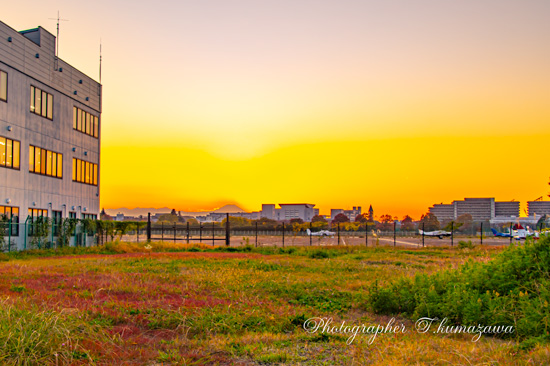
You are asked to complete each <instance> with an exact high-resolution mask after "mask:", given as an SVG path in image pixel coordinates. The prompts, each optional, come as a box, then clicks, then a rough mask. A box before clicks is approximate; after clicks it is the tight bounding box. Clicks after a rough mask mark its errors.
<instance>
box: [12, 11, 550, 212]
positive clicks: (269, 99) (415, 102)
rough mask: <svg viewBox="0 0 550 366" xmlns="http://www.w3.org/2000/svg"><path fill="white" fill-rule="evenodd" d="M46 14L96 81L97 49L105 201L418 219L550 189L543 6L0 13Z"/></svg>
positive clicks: (43, 21)
mask: <svg viewBox="0 0 550 366" xmlns="http://www.w3.org/2000/svg"><path fill="white" fill-rule="evenodd" d="M105 9H110V11H108V12H107V11H105ZM57 10H59V11H60V14H61V18H63V19H68V20H69V21H67V22H62V24H61V33H60V48H59V49H60V57H61V58H62V59H64V60H68V61H70V63H71V64H73V65H78V68H79V69H81V70H82V71H83V72H84V73H86V74H87V75H89V76H91V77H93V78H96V80H97V77H96V76H98V69H99V39H100V38H101V39H102V42H103V60H104V63H103V75H102V82H103V85H104V97H103V106H102V107H103V113H102V120H103V124H102V155H101V164H102V172H101V173H102V180H101V203H100V205H101V207H106V208H116V207H137V206H140V207H162V206H174V207H176V208H178V209H180V210H186V211H197V210H198V209H200V208H202V209H205V208H209V207H212V208H213V207H220V206H222V205H223V204H226V203H235V204H237V205H238V206H240V207H242V208H243V209H245V210H247V211H253V210H256V209H257V208H258V207H260V206H261V204H262V203H265V202H315V203H316V205H317V207H320V208H321V212H322V213H328V212H326V211H328V210H329V209H330V208H333V207H341V208H346V207H348V208H349V207H352V206H356V205H362V206H363V207H368V205H370V204H372V205H373V207H375V208H376V211H377V213H379V214H382V213H389V214H392V215H395V216H398V217H400V218H401V217H402V216H403V215H405V214H409V215H411V216H413V217H415V218H418V217H419V216H420V215H421V214H423V213H425V212H427V209H428V207H429V206H431V205H432V204H434V203H439V202H444V203H448V202H452V201H453V200H454V199H456V197H495V198H496V199H497V200H501V201H509V200H512V199H515V200H517V201H520V202H522V206H521V211H522V212H523V210H524V208H526V207H525V206H524V205H525V202H527V201H532V200H534V199H536V198H538V197H539V196H545V198H546V195H547V194H548V193H547V191H548V189H547V187H548V186H547V183H548V172H547V171H546V170H545V169H544V167H541V166H540V162H539V160H540V159H541V158H542V157H544V156H545V154H546V150H545V146H546V144H547V141H548V138H549V137H550V125H549V124H548V123H547V121H548V120H549V117H550V103H549V102H550V71H549V69H548V67H547V65H548V64H550V62H549V61H550V52H549V50H548V47H545V46H544V45H545V44H548V40H549V38H550V25H549V24H548V23H547V22H546V21H545V16H544V15H545V14H548V11H549V10H550V4H549V3H548V2H545V1H487V2H483V3H479V2H476V1H466V2H460V3H442V2H437V1H420V2H416V3H415V4H410V3H407V2H404V1H402V2H395V3H391V4H390V3H379V2H358V1H346V2H344V3H338V4H336V3H331V2H317V3H315V6H312V4H309V3H306V2H302V3H295V2H290V1H279V2H268V3H262V4H256V3H254V2H252V1H244V0H243V1H236V2H230V3H228V2H222V1H212V2H209V3H208V4H206V3H195V2H190V1H188V2H178V3H163V4H162V5H158V4H156V3H152V2H148V1H137V2H135V6H133V7H132V8H127V6H126V4H125V3H122V2H120V1H112V2H109V3H107V2H105V1H99V2H96V3H94V4H86V5H84V4H78V3H74V2H69V1H60V2H55V3H54V2H52V1H42V2H35V1H31V2H30V3H28V4H27V3H26V4H16V3H10V4H6V5H5V12H4V14H5V15H4V17H3V19H2V21H4V22H5V23H6V24H8V25H10V26H11V27H13V28H14V29H16V30H23V29H28V28H34V27H36V26H37V25H41V26H43V27H44V28H45V29H47V30H48V31H49V32H51V33H52V34H55V33H56V32H55V27H56V25H55V21H54V20H49V18H53V17H55V16H56V14H57ZM82 45H86V46H85V47H82ZM94 45H96V46H95V47H94ZM325 210H326V211H325Z"/></svg>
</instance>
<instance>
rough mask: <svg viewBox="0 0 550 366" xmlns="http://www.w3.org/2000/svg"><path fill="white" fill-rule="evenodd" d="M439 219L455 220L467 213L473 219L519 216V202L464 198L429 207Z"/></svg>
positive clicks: (483, 219) (486, 219)
mask: <svg viewBox="0 0 550 366" xmlns="http://www.w3.org/2000/svg"><path fill="white" fill-rule="evenodd" d="M429 212H430V213H432V214H434V215H435V216H436V217H437V219H438V220H439V221H450V220H456V219H457V218H458V217H460V216H462V215H465V214H469V215H471V216H472V219H473V220H474V221H489V220H492V219H495V218H496V217H499V218H504V217H506V218H510V217H519V202H516V201H504V202H497V201H495V199H494V198H465V199H464V200H462V201H453V203H451V204H435V205H433V206H432V207H430V208H429Z"/></svg>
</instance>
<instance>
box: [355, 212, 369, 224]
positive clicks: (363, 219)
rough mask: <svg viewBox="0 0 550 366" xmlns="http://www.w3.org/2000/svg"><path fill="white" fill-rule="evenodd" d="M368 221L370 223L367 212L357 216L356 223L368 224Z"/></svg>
mask: <svg viewBox="0 0 550 366" xmlns="http://www.w3.org/2000/svg"><path fill="white" fill-rule="evenodd" d="M368 221H369V214H368V213H366V212H365V213H362V214H360V215H357V216H355V222H361V223H363V224H364V223H365V222H368Z"/></svg>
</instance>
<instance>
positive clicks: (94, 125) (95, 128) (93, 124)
mask: <svg viewBox="0 0 550 366" xmlns="http://www.w3.org/2000/svg"><path fill="white" fill-rule="evenodd" d="M73 129H75V130H77V131H80V132H83V133H85V134H86V135H90V136H93V137H95V138H98V137H99V118H98V117H96V116H94V115H93V114H91V113H88V112H86V111H83V110H82V109H80V108H78V107H73Z"/></svg>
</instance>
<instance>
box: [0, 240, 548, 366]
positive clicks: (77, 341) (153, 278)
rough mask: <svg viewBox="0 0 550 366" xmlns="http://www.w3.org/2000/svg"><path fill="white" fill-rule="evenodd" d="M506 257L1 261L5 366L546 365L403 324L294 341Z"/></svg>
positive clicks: (77, 256) (38, 256) (300, 254)
mask: <svg viewBox="0 0 550 366" xmlns="http://www.w3.org/2000/svg"><path fill="white" fill-rule="evenodd" d="M149 248H150V249H149ZM206 250H207V251H206ZM501 250H502V249H501V248H498V247H483V248H482V247H479V246H477V247H475V248H473V249H458V248H456V247H455V248H452V249H451V248H449V247H446V248H439V247H438V248H410V249H403V248H398V249H393V248H391V247H385V246H379V247H370V248H364V247H332V248H322V249H321V248H307V247H305V248H304V247H301V248H292V247H290V248H285V249H282V248H259V249H254V248H251V247H245V248H240V249H239V251H237V252H227V251H222V250H213V249H212V247H211V246H208V247H206V246H200V245H198V246H176V245H173V244H159V243H153V244H151V246H150V247H144V244H141V245H138V244H127V243H114V244H109V245H107V246H105V247H96V248H89V249H87V250H84V249H67V250H64V251H58V252H55V251H50V252H31V253H12V254H10V255H9V256H7V255H0V256H1V258H0V259H3V260H4V261H3V262H1V263H0V294H1V295H0V296H1V299H2V300H1V302H0V343H1V344H2V347H0V364H2V365H11V364H13V365H24V364H36V365H67V364H71V365H80V364H95V365H216V364H219V365H232V364H239V365H267V364H287V365H297V364H301V365H407V364H413V365H496V364H498V365H522V364H533V365H546V364H548V363H549V360H550V347H548V346H540V345H538V346H535V347H534V348H531V349H529V350H523V349H522V348H521V347H518V343H517V342H516V341H515V340H514V339H513V338H512V339H508V340H501V339H497V338H493V337H489V336H482V337H481V339H480V340H479V341H477V342H473V341H472V335H467V334H452V335H451V334H432V333H431V332H427V333H419V332H417V331H416V330H415V325H414V321H413V320H411V319H404V318H399V317H397V318H396V319H395V322H396V324H401V323H402V324H403V325H404V326H405V327H406V329H407V331H406V332H405V333H388V334H378V335H377V336H376V337H375V339H372V335H370V334H358V335H357V336H356V337H355V339H353V341H352V342H350V341H349V339H348V337H349V334H345V335H344V334H334V333H331V334H329V333H327V332H324V333H323V332H321V331H317V332H306V331H305V330H304V328H303V324H304V322H305V321H306V320H307V319H310V318H314V317H327V318H332V320H333V324H336V325H340V324H341V323H342V321H345V322H346V324H349V325H358V326H360V325H362V324H364V325H365V326H370V325H372V326H376V325H382V326H385V325H386V324H387V323H388V322H389V321H390V320H391V317H390V316H378V315H375V314H373V313H372V312H371V311H370V307H369V304H368V292H369V288H370V287H371V286H372V285H373V284H374V283H375V282H377V284H378V285H379V286H386V285H388V284H390V283H392V282H393V281H394V280H396V279H398V278H399V277H402V276H413V275H415V274H417V273H434V272H436V271H439V270H441V269H449V268H457V267H458V266H460V265H461V264H463V263H465V262H466V261H468V260H470V259H471V260H473V261H488V260H490V259H491V258H492V257H494V256H495V255H496V254H497V253H498V252H499V251H501ZM73 252H74V253H73ZM371 340H372V342H371Z"/></svg>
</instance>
